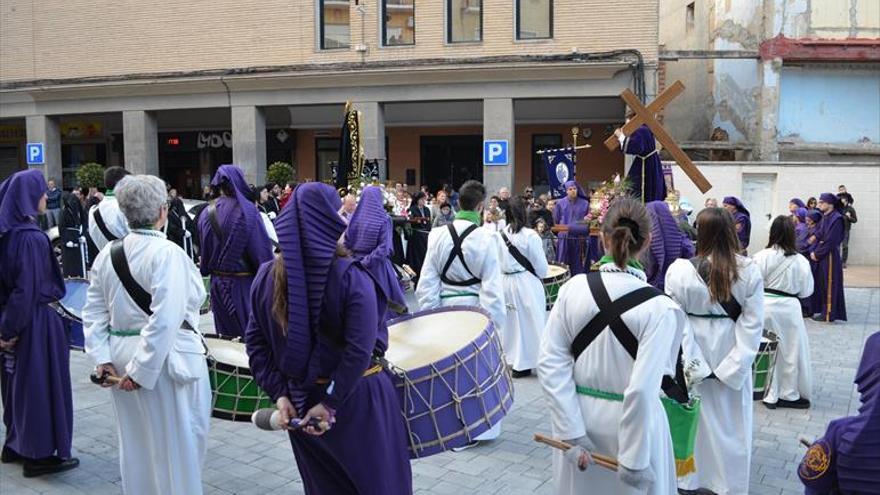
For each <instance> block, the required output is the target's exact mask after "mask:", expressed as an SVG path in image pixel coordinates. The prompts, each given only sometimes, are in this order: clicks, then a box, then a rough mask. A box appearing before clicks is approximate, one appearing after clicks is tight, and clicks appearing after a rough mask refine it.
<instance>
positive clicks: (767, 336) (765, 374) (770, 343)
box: [752, 332, 777, 400]
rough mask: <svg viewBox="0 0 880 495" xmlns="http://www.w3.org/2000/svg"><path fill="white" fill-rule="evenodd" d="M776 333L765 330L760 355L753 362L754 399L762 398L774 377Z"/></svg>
mask: <svg viewBox="0 0 880 495" xmlns="http://www.w3.org/2000/svg"><path fill="white" fill-rule="evenodd" d="M776 346H777V341H776V335H775V334H773V333H769V332H765V333H764V337H762V338H761V346H760V347H759V348H758V355H757V356H755V362H753V363H752V379H753V380H754V385H755V388H754V393H753V396H752V398H753V399H754V400H761V399H763V398H764V395H765V394H766V393H767V390H769V388H770V380H772V379H773V369H774V368H775V367H776Z"/></svg>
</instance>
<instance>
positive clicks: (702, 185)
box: [605, 81, 712, 194]
mask: <svg viewBox="0 0 880 495" xmlns="http://www.w3.org/2000/svg"><path fill="white" fill-rule="evenodd" d="M682 91H684V84H682V83H681V81H675V84H673V85H672V86H670V87H668V88H666V89H665V90H664V91H663V92H662V93H660V94H659V95H658V96H657V98H655V99H654V101H652V102H651V103H650V104H649V105H648V106H647V107H645V106H644V105H642V102H640V101H639V99H638V97H636V95H635V94H633V92H632V91H630V90H629V89H626V90H624V92H623V93H620V97H621V98H622V99H623V101H624V102H625V103H626V104H627V106H629V108H630V109H631V110H632V111H633V112H634V113H635V116H633V118H632V119H630V121H629V122H627V123H626V124H624V126H623V127H621V128H620V131H621V132H623V134H624V135H626V136H629V135H630V134H632V133H633V132H634V131H635V130H636V129H638V128H639V127H641V126H642V124H646V125H647V126H648V128H649V129H651V131H652V132H653V133H654V136H655V137H656V138H657V141H660V144H662V145H663V147H665V148H666V149H667V150H669V154H670V155H672V158H674V159H675V162H676V163H678V166H679V167H681V169H682V170H684V173H685V174H687V176H688V178H690V179H691V181H692V182H693V183H694V184H695V185H696V186H697V188H698V189H699V190H700V192H701V193H704V194H705V193H706V191H708V190H709V189H712V184H711V183H709V181H708V180H707V179H706V177H705V176H704V175H703V173H702V172H700V169H698V168H697V166H696V165H694V162H692V161H691V159H690V158H689V157H688V156H687V154H686V153H685V152H684V151H682V150H681V148H679V147H678V144H677V143H676V142H675V140H674V139H673V138H672V136H670V135H669V133H668V132H666V129H664V128H663V126H662V125H660V122H658V121H657V118H656V117H655V116H654V115H655V114H657V113H658V112H660V110H663V107H665V106H666V104H668V103H669V102H671V101H672V100H673V99H674V98H675V97H676V96H678V95H680V94H681V92H682ZM619 146H620V141H619V140H618V139H617V136H614V135H612V136H611V137H609V138H608V139H606V140H605V147H606V148H608V150H609V151H614V150H615V149H617V148H618V147H619Z"/></svg>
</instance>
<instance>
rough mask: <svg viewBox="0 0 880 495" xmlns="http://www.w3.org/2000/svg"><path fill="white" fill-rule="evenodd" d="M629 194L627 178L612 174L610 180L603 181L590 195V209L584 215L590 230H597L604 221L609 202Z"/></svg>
mask: <svg viewBox="0 0 880 495" xmlns="http://www.w3.org/2000/svg"><path fill="white" fill-rule="evenodd" d="M629 195H630V181H629V179H621V178H620V175H619V174H614V177H613V178H612V179H611V180H607V181H605V182H603V183H602V184H601V185H600V186H599V187H597V188H596V189H595V190H594V191H593V194H592V195H591V196H590V210H589V211H588V212H587V216H585V217H584V222H585V223H587V224H588V225H589V226H590V230H591V231H593V230H598V229H599V227H601V226H602V223H603V222H604V221H605V215H606V214H607V213H608V208H609V207H610V206H611V203H613V202H614V200H615V199H618V198H626V197H629Z"/></svg>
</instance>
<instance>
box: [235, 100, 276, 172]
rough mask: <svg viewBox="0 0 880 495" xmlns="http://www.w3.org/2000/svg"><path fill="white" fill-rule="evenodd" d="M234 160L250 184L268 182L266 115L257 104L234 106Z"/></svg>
mask: <svg viewBox="0 0 880 495" xmlns="http://www.w3.org/2000/svg"><path fill="white" fill-rule="evenodd" d="M232 162H233V163H234V164H236V165H238V166H239V167H241V169H242V170H244V178H245V180H247V182H248V184H255V185H259V184H265V183H266V168H267V166H268V164H267V163H266V117H265V116H264V115H263V110H262V109H261V108H259V107H255V106H241V107H232Z"/></svg>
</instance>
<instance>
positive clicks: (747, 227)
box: [723, 196, 752, 251]
mask: <svg viewBox="0 0 880 495" xmlns="http://www.w3.org/2000/svg"><path fill="white" fill-rule="evenodd" d="M723 203H724V204H726V205H731V206H735V207H736V212H734V214H733V221H734V222H735V223H736V237H737V238H739V244H740V247H741V248H742V250H743V251H745V250H746V249H748V247H749V240H750V239H751V235H752V216H751V214H750V213H749V210H747V209H746V207H745V205H744V204H743V203H742V201H740V200H739V198H737V197H736V196H727V197H725V198H724V201H723Z"/></svg>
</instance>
